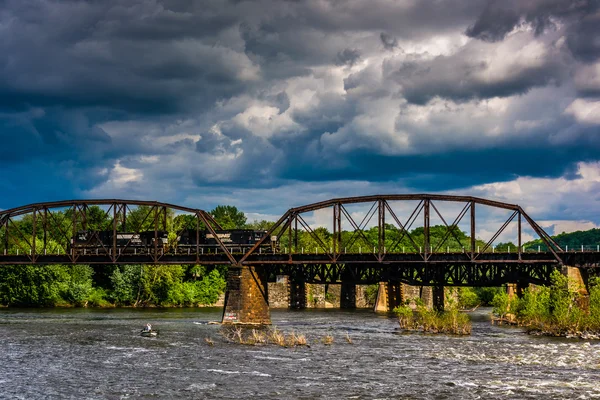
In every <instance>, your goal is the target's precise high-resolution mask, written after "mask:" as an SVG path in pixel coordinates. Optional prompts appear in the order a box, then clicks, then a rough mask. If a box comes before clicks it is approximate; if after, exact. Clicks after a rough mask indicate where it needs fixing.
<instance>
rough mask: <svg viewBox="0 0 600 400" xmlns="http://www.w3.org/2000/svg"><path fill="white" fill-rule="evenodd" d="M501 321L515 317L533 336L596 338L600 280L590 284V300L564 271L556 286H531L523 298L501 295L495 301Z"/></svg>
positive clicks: (599, 332)
mask: <svg viewBox="0 0 600 400" xmlns="http://www.w3.org/2000/svg"><path fill="white" fill-rule="evenodd" d="M493 306H494V311H493V312H494V314H495V315H496V316H497V317H498V318H506V319H509V318H512V319H514V320H515V322H516V323H517V324H518V325H522V326H526V327H527V328H528V329H529V331H530V333H532V334H538V335H549V336H564V337H573V336H576V337H584V338H594V337H598V336H599V335H600V280H599V279H598V278H594V279H591V280H590V282H589V297H588V296H585V295H583V294H582V291H581V290H580V288H578V287H577V286H576V285H575V284H574V283H573V282H569V280H568V278H567V277H566V276H564V275H562V274H561V273H560V272H558V271H555V272H554V273H553V275H552V285H551V286H548V287H545V286H535V287H529V288H527V289H525V290H524V293H523V297H522V298H518V297H516V296H515V297H513V298H509V297H508V295H507V294H506V293H505V292H504V293H499V294H497V295H496V296H495V297H494V301H493Z"/></svg>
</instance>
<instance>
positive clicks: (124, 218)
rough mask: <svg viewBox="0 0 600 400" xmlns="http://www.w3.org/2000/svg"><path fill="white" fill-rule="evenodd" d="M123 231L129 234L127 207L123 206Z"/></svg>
mask: <svg viewBox="0 0 600 400" xmlns="http://www.w3.org/2000/svg"><path fill="white" fill-rule="evenodd" d="M121 230H122V231H123V232H127V205H126V204H125V205H123V221H122V223H121Z"/></svg>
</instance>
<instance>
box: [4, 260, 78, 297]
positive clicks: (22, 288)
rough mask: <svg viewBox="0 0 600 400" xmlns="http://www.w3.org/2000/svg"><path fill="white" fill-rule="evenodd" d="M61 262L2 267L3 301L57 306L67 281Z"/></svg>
mask: <svg viewBox="0 0 600 400" xmlns="http://www.w3.org/2000/svg"><path fill="white" fill-rule="evenodd" d="M66 274H67V272H66V269H65V268H64V266H62V265H47V266H39V265H24V266H21V265H11V266H3V267H2V268H0V303H2V304H6V305H10V306H42V307H43V306H54V305H56V304H58V303H60V302H61V300H62V299H61V296H60V294H61V291H62V289H63V287H64V283H65V281H67V276H66Z"/></svg>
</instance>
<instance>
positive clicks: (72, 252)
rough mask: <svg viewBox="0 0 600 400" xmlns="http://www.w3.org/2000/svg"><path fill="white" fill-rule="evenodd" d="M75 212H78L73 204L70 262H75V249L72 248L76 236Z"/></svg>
mask: <svg viewBox="0 0 600 400" xmlns="http://www.w3.org/2000/svg"><path fill="white" fill-rule="evenodd" d="M77 212H78V211H77V204H75V203H73V219H72V222H71V224H72V225H73V226H72V227H71V231H72V234H71V246H70V247H71V260H72V261H75V258H74V257H75V248H74V247H73V244H74V241H75V236H77ZM68 247H69V246H68V245H67V248H68Z"/></svg>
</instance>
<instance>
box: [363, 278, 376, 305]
mask: <svg viewBox="0 0 600 400" xmlns="http://www.w3.org/2000/svg"><path fill="white" fill-rule="evenodd" d="M378 292H379V284H378V283H376V284H374V285H369V286H367V287H366V288H365V300H366V302H367V304H373V305H374V304H375V302H376V301H377V293H378Z"/></svg>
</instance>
